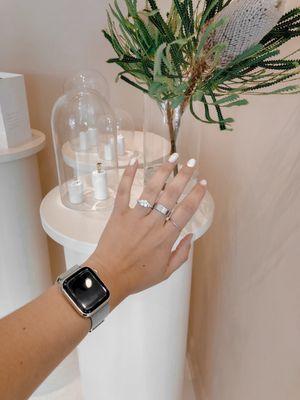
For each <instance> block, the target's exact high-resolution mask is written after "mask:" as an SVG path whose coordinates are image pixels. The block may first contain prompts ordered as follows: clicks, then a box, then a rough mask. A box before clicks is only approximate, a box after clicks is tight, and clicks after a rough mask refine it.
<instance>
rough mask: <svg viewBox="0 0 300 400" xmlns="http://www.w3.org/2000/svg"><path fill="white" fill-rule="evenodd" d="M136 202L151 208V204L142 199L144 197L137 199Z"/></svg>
mask: <svg viewBox="0 0 300 400" xmlns="http://www.w3.org/2000/svg"><path fill="white" fill-rule="evenodd" d="M137 204H138V205H139V206H141V207H143V208H148V209H149V208H151V210H152V208H153V206H152V204H150V202H149V201H148V200H144V199H140V200H138V201H137Z"/></svg>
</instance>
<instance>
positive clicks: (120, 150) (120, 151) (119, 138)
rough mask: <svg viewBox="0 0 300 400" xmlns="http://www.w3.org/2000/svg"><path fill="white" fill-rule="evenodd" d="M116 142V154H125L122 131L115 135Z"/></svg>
mask: <svg viewBox="0 0 300 400" xmlns="http://www.w3.org/2000/svg"><path fill="white" fill-rule="evenodd" d="M117 144H118V155H119V156H125V138H124V136H123V135H122V133H119V134H118V136H117Z"/></svg>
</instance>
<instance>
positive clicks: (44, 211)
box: [40, 171, 214, 400]
mask: <svg viewBox="0 0 300 400" xmlns="http://www.w3.org/2000/svg"><path fill="white" fill-rule="evenodd" d="M142 187H143V176H142V171H139V172H138V176H137V179H136V181H135V184H134V187H133V194H132V204H134V202H135V201H136V199H137V198H138V196H139V194H140V193H141V190H142ZM110 212H111V210H110V209H106V210H101V212H100V211H99V212H78V211H75V210H72V209H68V208H66V207H65V206H63V204H62V203H61V200H60V195H59V189H58V188H55V189H53V190H52V191H51V192H50V193H48V195H47V196H46V197H45V198H44V200H43V202H42V204H41V208H40V214H41V219H42V225H43V227H44V229H45V231H46V232H47V234H48V235H49V236H50V237H51V238H52V239H53V240H55V241H56V242H57V243H59V244H61V245H62V246H63V247H64V252H65V259H66V266H67V268H70V267H72V266H73V265H75V264H80V263H83V262H84V261H85V260H86V259H87V257H88V256H89V255H90V254H91V253H92V252H93V251H94V250H95V248H96V245H97V242H98V240H99V238H100V236H101V233H102V231H103V229H104V227H105V225H106V222H107V220H108V218H109V215H110ZM213 213H214V202H213V199H212V197H211V195H210V194H209V193H207V195H206V196H205V199H204V200H203V202H202V204H201V207H200V208H199V210H198V211H197V213H196V215H195V216H194V218H193V220H192V221H191V222H190V224H189V225H188V227H187V228H186V229H185V231H184V232H183V233H182V235H184V234H186V233H187V232H193V233H194V240H197V239H198V238H200V237H201V236H202V235H203V234H204V233H205V232H206V231H207V230H208V229H209V227H210V225H211V223H212V219H213ZM116 240H118V238H116ZM129 240H130V238H129ZM191 275H192V252H191V256H190V259H189V260H188V261H187V262H186V263H185V264H184V266H183V267H182V268H181V269H180V270H178V271H177V272H176V273H175V274H174V275H173V276H172V277H171V278H170V279H169V280H168V281H165V282H163V283H161V284H160V285H157V286H155V287H153V288H151V289H148V290H147V291H145V292H143V293H139V294H136V295H134V296H131V297H129V298H127V299H126V300H125V301H124V302H123V303H122V304H121V305H120V306H119V307H118V308H117V309H116V310H114V311H113V312H112V313H111V314H110V315H109V317H108V318H107V319H106V321H105V322H104V323H103V324H102V325H101V327H100V328H98V329H97V330H95V331H94V332H93V333H91V334H90V335H88V336H87V338H86V339H85V340H84V341H83V342H82V343H81V344H80V345H79V347H78V356H79V367H80V373H81V382H82V388H83V393H84V398H85V399H86V400H100V399H105V400H121V399H122V400H154V399H155V400H182V385H183V378H184V367H185V355H186V341H187V330H188V316H189V302H190V287H191Z"/></svg>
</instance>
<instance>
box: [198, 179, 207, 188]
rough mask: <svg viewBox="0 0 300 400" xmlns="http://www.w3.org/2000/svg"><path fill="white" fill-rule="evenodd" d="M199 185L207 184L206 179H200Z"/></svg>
mask: <svg viewBox="0 0 300 400" xmlns="http://www.w3.org/2000/svg"><path fill="white" fill-rule="evenodd" d="M199 183H200V185H201V186H204V187H206V186H207V180H206V179H202V181H200V182H199Z"/></svg>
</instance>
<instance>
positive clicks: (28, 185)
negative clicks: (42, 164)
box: [0, 130, 51, 317]
mask: <svg viewBox="0 0 300 400" xmlns="http://www.w3.org/2000/svg"><path fill="white" fill-rule="evenodd" d="M32 135H33V136H32V140H31V141H29V142H27V143H26V144H23V145H21V146H18V147H13V148H12V147H11V148H8V149H1V150H0V182H1V192H0V193H1V195H0V243H1V247H0V254H1V256H0V317H3V316H4V315H6V314H9V313H10V312H12V311H14V310H16V309H17V308H19V307H21V306H22V305H24V304H25V303H27V302H28V301H30V300H32V299H33V298H34V297H36V296H38V295H39V294H40V293H42V292H43V291H44V290H45V289H46V288H47V287H49V286H50V283H51V279H50V265H49V256H48V248H47V241H46V235H45V234H44V232H43V229H42V227H41V223H40V219H39V205H40V201H41V198H42V193H41V185H40V178H39V172H38V164H37V157H36V153H38V152H39V151H40V150H41V149H42V148H43V147H44V145H45V135H44V134H43V133H41V132H39V131H36V130H33V131H32Z"/></svg>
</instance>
